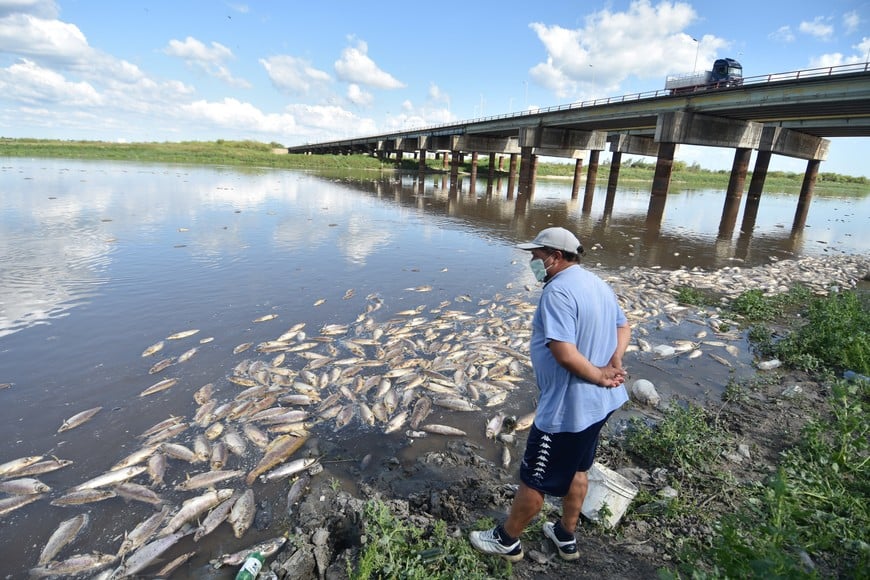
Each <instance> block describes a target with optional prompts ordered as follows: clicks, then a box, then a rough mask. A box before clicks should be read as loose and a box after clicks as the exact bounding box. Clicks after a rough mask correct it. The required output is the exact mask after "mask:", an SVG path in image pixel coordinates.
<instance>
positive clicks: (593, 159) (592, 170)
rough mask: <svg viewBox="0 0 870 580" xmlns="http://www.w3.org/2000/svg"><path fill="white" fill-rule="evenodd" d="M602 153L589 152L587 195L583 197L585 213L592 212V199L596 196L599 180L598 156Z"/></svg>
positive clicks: (597, 151)
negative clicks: (596, 183) (596, 184)
mask: <svg viewBox="0 0 870 580" xmlns="http://www.w3.org/2000/svg"><path fill="white" fill-rule="evenodd" d="M600 153H601V151H599V150H597V149H592V150H591V151H590V152H589V167H588V169H587V170H586V193H585V195H584V196H583V211H584V212H590V211H592V197H593V196H594V195H595V182H596V181H597V180H598V156H599V155H600Z"/></svg>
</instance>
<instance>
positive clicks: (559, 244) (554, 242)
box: [517, 228, 583, 254]
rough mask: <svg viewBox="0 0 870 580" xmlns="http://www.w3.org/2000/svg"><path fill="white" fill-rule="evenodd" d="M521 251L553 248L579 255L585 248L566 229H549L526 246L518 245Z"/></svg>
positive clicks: (542, 231)
mask: <svg viewBox="0 0 870 580" xmlns="http://www.w3.org/2000/svg"><path fill="white" fill-rule="evenodd" d="M517 247H518V248H519V249H521V250H534V249H537V248H552V249H554V250H562V251H563V252H569V253H571V254H579V253H582V252H583V247H582V245H581V244H580V240H578V239H577V236H575V235H574V234H572V233H571V232H569V231H568V230H566V229H565V228H547V229H545V230H541V233H539V234H538V235H537V236H535V239H534V240H532V241H531V242H527V243H525V244H517Z"/></svg>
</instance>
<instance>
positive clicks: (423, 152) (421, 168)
mask: <svg viewBox="0 0 870 580" xmlns="http://www.w3.org/2000/svg"><path fill="white" fill-rule="evenodd" d="M417 168H418V169H419V171H420V173H425V172H426V150H425V149H420V164H419V165H418V166H417Z"/></svg>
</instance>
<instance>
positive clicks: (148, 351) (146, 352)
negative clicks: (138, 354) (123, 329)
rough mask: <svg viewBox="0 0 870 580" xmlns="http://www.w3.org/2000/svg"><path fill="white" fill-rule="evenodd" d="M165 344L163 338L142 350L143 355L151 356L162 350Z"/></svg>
mask: <svg viewBox="0 0 870 580" xmlns="http://www.w3.org/2000/svg"><path fill="white" fill-rule="evenodd" d="M163 345H164V342H163V341H162V340H161V341H160V342H155V343H154V344H152V345H151V346H149V347H148V348H146V349H145V350H143V351H142V356H143V357H146V356H151V355H152V354H154V353H156V352H159V351H161V350H162V349H163Z"/></svg>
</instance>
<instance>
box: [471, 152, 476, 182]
mask: <svg viewBox="0 0 870 580" xmlns="http://www.w3.org/2000/svg"><path fill="white" fill-rule="evenodd" d="M476 179H477V151H472V152H471V184H472V187H473V186H474V181H475V180H476Z"/></svg>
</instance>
